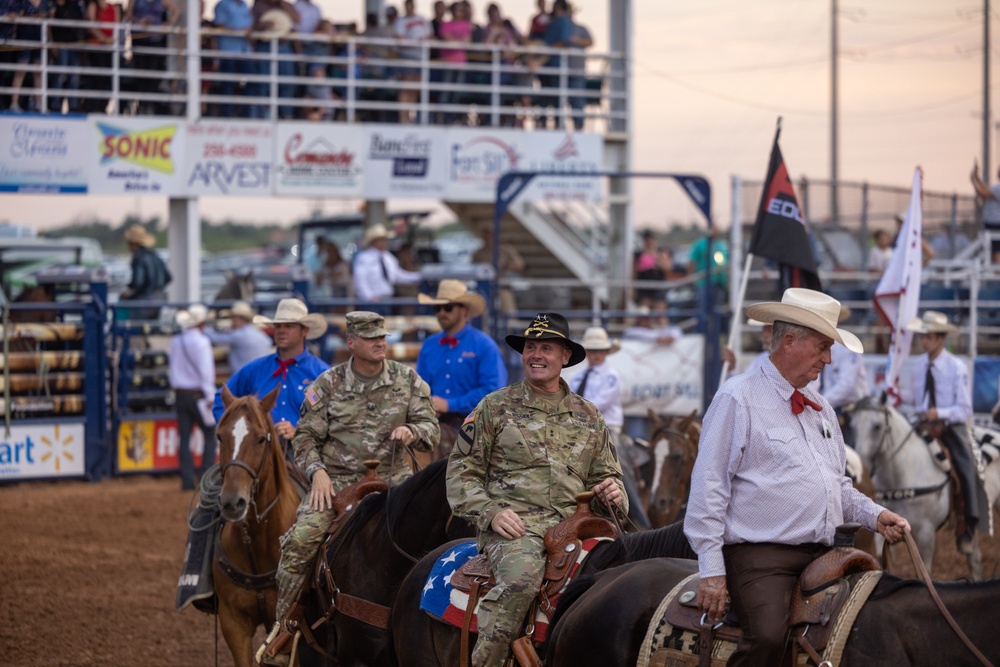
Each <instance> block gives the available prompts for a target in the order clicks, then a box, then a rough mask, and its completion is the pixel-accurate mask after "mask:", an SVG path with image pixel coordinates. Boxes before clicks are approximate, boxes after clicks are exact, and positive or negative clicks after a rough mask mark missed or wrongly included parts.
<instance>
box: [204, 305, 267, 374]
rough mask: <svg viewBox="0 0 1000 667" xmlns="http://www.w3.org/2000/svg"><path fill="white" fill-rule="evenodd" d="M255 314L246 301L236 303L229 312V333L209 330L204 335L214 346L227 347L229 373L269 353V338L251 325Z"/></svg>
mask: <svg viewBox="0 0 1000 667" xmlns="http://www.w3.org/2000/svg"><path fill="white" fill-rule="evenodd" d="M256 314H257V313H255V312H254V310H253V307H252V306H251V305H250V304H249V303H247V302H246V301H237V302H236V303H234V304H233V307H232V308H231V309H230V311H229V318H230V320H231V321H232V327H230V329H229V331H217V330H215V329H212V328H209V329H206V330H205V335H206V336H208V337H209V339H210V340H211V341H212V343H213V344H214V345H228V346H229V372H230V373H236V372H237V371H239V370H240V369H241V368H243V367H244V366H246V365H247V364H248V363H250V362H251V361H253V360H254V359H257V358H259V357H263V356H264V355H265V354H268V353H270V352H271V348H272V347H273V344H272V342H271V339H270V337H268V335H267V334H266V333H264V332H263V331H261V330H260V329H258V328H257V327H255V326H254V325H253V318H254V316H255V315H256Z"/></svg>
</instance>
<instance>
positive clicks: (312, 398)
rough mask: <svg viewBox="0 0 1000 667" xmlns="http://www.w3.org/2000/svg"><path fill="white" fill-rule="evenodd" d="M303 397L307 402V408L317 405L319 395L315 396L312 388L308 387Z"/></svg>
mask: <svg viewBox="0 0 1000 667" xmlns="http://www.w3.org/2000/svg"><path fill="white" fill-rule="evenodd" d="M305 396H306V400H307V401H309V406H310V407H312V406H314V405H316V404H317V403H319V394H317V393H316V390H315V389H313V388H312V387H309V388H308V389H306V394H305Z"/></svg>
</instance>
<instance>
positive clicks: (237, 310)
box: [229, 301, 257, 322]
mask: <svg viewBox="0 0 1000 667" xmlns="http://www.w3.org/2000/svg"><path fill="white" fill-rule="evenodd" d="M229 314H230V315H232V316H233V317H242V318H243V319H245V320H246V321H247V322H251V321H253V318H254V315H256V314H257V313H256V311H254V309H253V306H251V305H250V304H249V303H247V302H246V301H236V302H234V303H233V307H232V308H231V309H230V310H229Z"/></svg>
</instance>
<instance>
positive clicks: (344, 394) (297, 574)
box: [257, 311, 441, 665]
mask: <svg viewBox="0 0 1000 667" xmlns="http://www.w3.org/2000/svg"><path fill="white" fill-rule="evenodd" d="M387 334H388V332H387V331H386V330H385V320H384V318H383V317H382V316H381V315H378V314H376V313H371V312H367V311H355V312H353V313H348V314H347V347H348V349H349V350H350V351H351V358H350V359H349V360H348V361H346V362H344V363H342V364H339V365H337V366H334V367H333V368H331V369H330V370H328V371H325V372H324V373H323V374H322V375H320V376H319V377H318V378H317V379H316V381H315V382H314V383H313V384H312V386H311V387H309V389H307V390H306V393H305V402H303V404H302V416H301V417H300V418H299V424H298V428H297V429H296V431H295V437H294V438H293V439H292V449H294V451H295V462H296V463H298V464H299V466H301V467H302V469H303V470H305V471H306V474H307V475H308V476H309V478H310V480H311V481H312V487H311V490H310V492H309V496H308V497H307V498H305V499H304V500H303V501H302V504H301V505H299V508H298V511H297V512H296V518H295V523H294V524H293V525H292V527H291V528H290V529H289V530H288V532H287V533H285V535H284V536H283V537H282V538H281V561H280V563H279V565H278V572H277V575H276V579H277V581H278V603H277V608H276V610H275V617H276V618H277V619H278V622H277V623H276V624H275V627H274V629H273V630H272V631H271V635H270V636H269V637H268V639H267V640H266V641H265V642H264V646H262V647H261V650H260V651H259V652H258V656H257V659H258V661H259V662H261V664H277V665H281V664H287V663H288V656H287V655H285V654H278V655H274V656H271V655H267V653H270V652H271V651H265V649H266V648H267V647H268V645H269V644H272V643H273V644H274V645H276V646H282V645H286V646H288V648H290V642H287V641H286V639H287V638H288V637H290V635H291V633H290V632H289V633H287V634H286V633H285V632H282V625H283V624H282V621H283V619H286V617H287V616H288V612H289V609H290V608H291V605H292V603H294V602H295V600H296V599H297V597H298V594H299V591H300V590H301V588H302V585H303V583H304V582H305V580H306V578H307V576H308V574H309V572H310V569H311V567H312V562H313V559H314V558H315V556H316V552H317V550H318V548H319V545H320V544H321V543H322V541H323V539H324V537H325V536H326V532H327V529H328V528H329V527H330V524H331V523H332V522H333V519H334V518H335V512H334V509H333V499H334V497H335V496H336V495H337V491H338V490H340V489H343V488H344V487H345V486H348V485H349V484H352V483H354V482H357V481H358V480H360V479H361V478H362V477H363V476H364V473H365V466H364V461H365V460H370V459H378V460H380V461H381V464H380V465H379V467H378V473H379V475H380V476H382V477H385V478H391V480H392V484H398V483H400V482H402V481H403V480H404V479H406V478H407V477H409V476H410V474H411V469H410V465H409V460H408V458H407V456H406V452H405V451H404V447H405V446H408V445H412V446H413V447H414V448H415V449H418V450H421V451H431V450H433V449H434V448H435V447H436V446H437V444H438V440H439V439H440V437H441V432H440V430H439V428H438V421H437V413H436V412H435V411H434V406H433V404H432V403H431V392H430V388H429V387H428V386H427V383H426V382H424V381H423V380H422V379H420V376H419V375H417V373H416V372H415V371H414V370H412V369H411V368H409V367H408V366H405V365H403V364H401V363H399V362H396V361H392V360H386V358H385V355H386V342H385V337H386V335H387ZM288 620H297V619H288Z"/></svg>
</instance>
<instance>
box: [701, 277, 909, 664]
mask: <svg viewBox="0 0 1000 667" xmlns="http://www.w3.org/2000/svg"><path fill="white" fill-rule="evenodd" d="M746 315H747V317H750V318H753V319H755V320H758V321H760V322H764V323H767V324H773V334H772V336H773V340H772V343H771V356H770V359H769V360H768V362H767V363H765V364H764V365H763V366H762V367H761V368H760V369H758V370H756V371H754V372H750V373H742V374H740V375H738V376H736V377H734V378H732V379H731V380H729V381H727V382H726V383H725V384H724V385H722V388H721V389H719V392H718V393H717V394H716V395H715V398H714V399H713V400H712V404H711V405H710V406H709V408H708V411H707V412H706V414H705V421H704V425H703V429H702V435H701V441H700V445H699V449H698V458H697V460H696V461H695V466H694V471H693V472H692V475H691V493H690V499H689V501H688V508H687V515H686V517H685V519H684V533H685V534H686V535H687V537H688V540H689V541H690V542H691V547H692V548H693V549H694V550H695V552H696V553H697V554H698V569H699V574H700V576H701V581H700V584H699V588H698V603H699V607H700V609H701V611H702V612H704V613H705V614H706V616H707V618H708V620H709V621H710V622H712V623H716V622H719V621H721V620H722V618H723V616H724V614H725V612H726V598H727V594H728V596H729V597H730V598H731V600H732V608H733V611H734V612H735V613H736V617H737V619H738V621H739V624H740V627H741V628H742V629H743V638H742V639H741V640H740V642H739V643H738V644H737V647H736V651H735V652H734V653H733V655H732V656H731V657H730V659H729V661H728V663H727V664H728V665H730V666H734V665H780V664H784V663H783V659H782V658H783V656H784V655H785V651H786V648H787V641H788V601H789V600H790V599H791V593H792V589H793V587H794V586H795V585H796V584H797V583H798V578H799V574H801V572H802V571H803V570H804V569H805V567H806V566H807V565H808V564H809V563H810V562H811V561H812V560H813V559H814V558H816V557H817V556H820V555H821V554H823V553H825V552H826V551H827V550H828V549H829V548H830V546H831V545H832V544H833V538H834V533H835V529H836V527H837V526H838V525H840V524H842V523H844V522H845V521H856V522H858V523H860V524H861V525H862V526H864V527H866V528H868V529H870V530H877V531H878V532H879V533H881V534H882V535H883V536H885V538H886V539H888V540H889V541H890V542H893V543H894V542H897V541H899V540H901V539H903V537H904V532H905V531H906V530H909V524H908V523H907V521H906V519H904V518H903V517H901V516H899V515H898V514H895V513H893V512H890V511H888V510H886V509H885V508H883V507H881V506H880V505H877V504H876V503H875V502H874V501H872V500H871V499H870V498H868V497H866V496H865V495H863V494H862V493H860V492H858V491H856V490H855V489H854V487H853V486H852V485H851V481H850V479H848V478H847V477H845V476H844V467H845V462H846V461H845V447H844V440H843V437H842V435H841V432H840V427H839V426H838V425H837V417H836V415H835V414H834V412H833V408H831V407H830V404H829V403H828V402H827V401H826V400H825V399H824V398H823V397H822V396H821V395H819V394H818V393H816V392H814V391H812V390H811V389H809V388H808V387H807V385H808V384H809V383H810V382H812V381H813V380H815V379H816V378H817V376H818V375H819V374H820V372H822V370H823V367H824V366H825V365H826V364H829V363H830V348H831V347H833V345H835V344H838V343H839V344H841V345H843V346H844V347H846V348H848V349H849V350H851V351H852V352H857V353H859V354H860V353H861V352H862V351H863V348H862V345H861V341H859V340H858V339H857V337H856V336H854V334H852V333H850V332H848V331H845V330H843V329H838V328H837V320H838V317H839V315H840V302H838V301H837V300H836V299H833V298H832V297H829V296H827V295H826V294H823V293H821V292H816V291H813V290H808V289H801V288H789V289H787V290H785V293H784V294H783V295H782V298H781V302H780V303H774V302H770V303H759V304H756V305H753V306H750V307H749V308H747V309H746Z"/></svg>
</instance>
